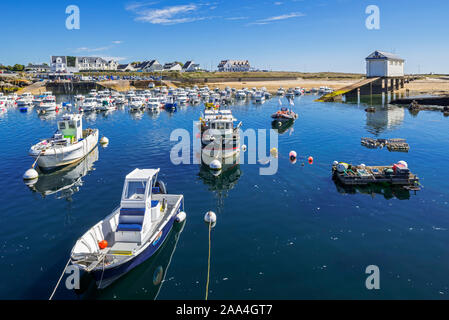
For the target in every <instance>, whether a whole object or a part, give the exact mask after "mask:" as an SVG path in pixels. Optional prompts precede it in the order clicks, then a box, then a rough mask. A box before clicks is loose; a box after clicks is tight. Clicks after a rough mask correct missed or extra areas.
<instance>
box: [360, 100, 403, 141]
mask: <svg viewBox="0 0 449 320" xmlns="http://www.w3.org/2000/svg"><path fill="white" fill-rule="evenodd" d="M375 108H376V112H367V114H366V127H367V130H368V131H369V132H371V133H373V134H375V135H378V134H380V133H382V132H384V131H387V130H393V129H395V128H397V127H400V126H401V125H402V123H403V122H404V117H405V110H404V108H402V107H396V106H393V105H388V106H387V107H375Z"/></svg>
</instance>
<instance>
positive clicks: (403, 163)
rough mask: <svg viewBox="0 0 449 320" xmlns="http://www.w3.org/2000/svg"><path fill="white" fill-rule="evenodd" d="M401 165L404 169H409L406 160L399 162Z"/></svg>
mask: <svg viewBox="0 0 449 320" xmlns="http://www.w3.org/2000/svg"><path fill="white" fill-rule="evenodd" d="M398 163H399V164H402V165H403V166H404V167H406V168H407V169H408V163H407V162H405V161H404V160H401V161H399V162H398Z"/></svg>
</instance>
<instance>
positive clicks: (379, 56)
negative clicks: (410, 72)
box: [366, 51, 405, 78]
mask: <svg viewBox="0 0 449 320" xmlns="http://www.w3.org/2000/svg"><path fill="white" fill-rule="evenodd" d="M404 62H405V60H404V59H402V58H401V57H399V56H398V55H395V54H393V53H388V52H382V51H375V52H373V53H372V54H370V55H369V56H368V57H367V58H366V76H367V78H373V77H403V76H404Z"/></svg>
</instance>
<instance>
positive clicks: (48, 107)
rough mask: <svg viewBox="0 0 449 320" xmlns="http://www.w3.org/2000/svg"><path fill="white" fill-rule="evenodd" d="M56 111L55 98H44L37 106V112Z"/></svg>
mask: <svg viewBox="0 0 449 320" xmlns="http://www.w3.org/2000/svg"><path fill="white" fill-rule="evenodd" d="M56 109H57V104H56V97H55V96H50V95H49V96H46V97H45V98H44V99H43V100H42V102H41V103H40V105H39V110H42V111H55V110H56Z"/></svg>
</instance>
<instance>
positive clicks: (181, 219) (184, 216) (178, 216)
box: [175, 211, 187, 223]
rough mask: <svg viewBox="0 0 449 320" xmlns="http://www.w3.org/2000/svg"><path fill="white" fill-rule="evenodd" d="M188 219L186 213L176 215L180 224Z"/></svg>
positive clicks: (176, 219)
mask: <svg viewBox="0 0 449 320" xmlns="http://www.w3.org/2000/svg"><path fill="white" fill-rule="evenodd" d="M186 218H187V213H185V212H184V211H181V212H180V213H178V214H177V215H176V218H175V221H176V222H178V223H181V222H183V221H184V220H185V219H186Z"/></svg>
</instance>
